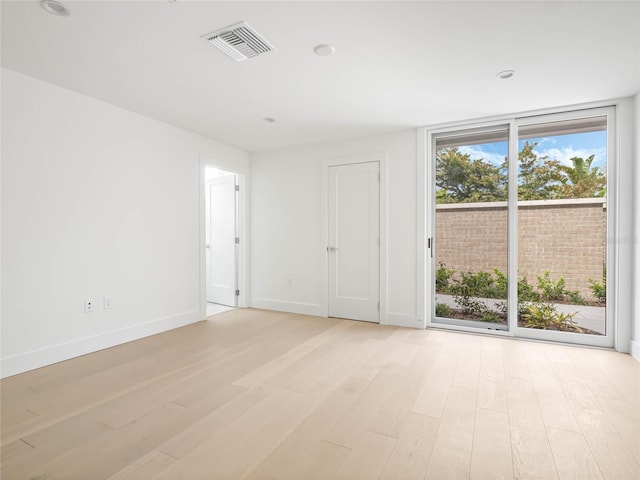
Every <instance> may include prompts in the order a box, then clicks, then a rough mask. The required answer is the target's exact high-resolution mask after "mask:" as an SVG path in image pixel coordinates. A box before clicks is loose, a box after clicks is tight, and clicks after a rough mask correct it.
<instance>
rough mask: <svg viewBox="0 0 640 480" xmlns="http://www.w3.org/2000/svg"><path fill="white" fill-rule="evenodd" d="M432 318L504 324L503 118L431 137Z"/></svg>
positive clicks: (505, 133)
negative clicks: (484, 126)
mask: <svg viewBox="0 0 640 480" xmlns="http://www.w3.org/2000/svg"><path fill="white" fill-rule="evenodd" d="M434 148H435V152H434V156H433V158H435V165H434V170H435V172H434V174H433V179H434V183H435V202H434V205H435V215H434V223H435V225H434V226H433V228H434V232H435V236H434V245H433V249H432V254H433V256H434V260H435V261H434V262H433V266H434V268H433V271H432V284H433V285H434V290H435V291H434V299H435V301H434V302H433V303H432V305H434V311H433V312H432V313H433V318H434V322H435V323H444V324H449V325H458V326H465V327H477V328H482V329H494V330H507V329H508V323H507V312H508V308H507V291H508V288H507V287H508V281H507V268H508V202H507V197H508V172H509V166H508V153H509V129H508V126H500V127H491V128H488V129H476V130H467V131H462V132H451V133H448V134H447V135H446V136H444V135H443V136H436V137H435V142H434Z"/></svg>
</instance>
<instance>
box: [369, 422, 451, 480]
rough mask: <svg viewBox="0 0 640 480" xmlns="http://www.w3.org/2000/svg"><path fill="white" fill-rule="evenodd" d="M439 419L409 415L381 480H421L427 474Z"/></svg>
mask: <svg viewBox="0 0 640 480" xmlns="http://www.w3.org/2000/svg"><path fill="white" fill-rule="evenodd" d="M439 427H440V419H437V418H433V417H428V416H426V415H418V414H417V413H411V414H410V416H409V418H408V420H407V422H406V425H405V428H404V430H403V431H402V432H401V433H400V436H399V438H398V441H397V443H396V446H395V448H394V449H393V452H392V453H391V457H390V458H389V461H388V462H387V465H386V466H385V469H384V471H383V472H382V476H381V477H380V478H381V480H397V479H400V478H401V479H405V480H422V479H423V478H424V476H425V474H426V472H427V467H428V466H429V461H430V460H431V454H432V452H433V447H434V445H435V443H436V435H437V434H438V428H439Z"/></svg>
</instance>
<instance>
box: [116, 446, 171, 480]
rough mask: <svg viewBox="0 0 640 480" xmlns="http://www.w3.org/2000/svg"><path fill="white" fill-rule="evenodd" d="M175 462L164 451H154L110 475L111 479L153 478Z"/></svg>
mask: <svg viewBox="0 0 640 480" xmlns="http://www.w3.org/2000/svg"><path fill="white" fill-rule="evenodd" d="M174 462H175V459H174V458H171V457H170V456H168V455H165V454H164V453H162V452H157V451H152V452H149V453H148V454H147V455H145V456H143V457H141V458H140V459H139V460H137V461H136V462H134V463H132V464H130V465H127V466H126V467H125V468H124V469H122V470H120V471H119V472H117V473H115V474H114V475H112V476H110V477H109V480H141V479H148V478H153V477H154V476H156V475H158V474H159V473H161V472H162V471H163V470H165V469H167V468H168V467H169V466H170V465H172V464H173V463H174Z"/></svg>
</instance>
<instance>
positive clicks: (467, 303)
mask: <svg viewBox="0 0 640 480" xmlns="http://www.w3.org/2000/svg"><path fill="white" fill-rule="evenodd" d="M453 301H454V302H456V305H458V307H460V309H461V310H462V311H463V312H464V313H466V314H468V315H473V316H477V317H482V316H484V315H485V314H486V313H487V312H490V311H491V310H490V309H489V307H487V306H486V305H485V303H484V302H483V301H482V300H478V299H477V298H475V297H473V296H471V295H468V294H466V293H461V294H458V295H454V298H453Z"/></svg>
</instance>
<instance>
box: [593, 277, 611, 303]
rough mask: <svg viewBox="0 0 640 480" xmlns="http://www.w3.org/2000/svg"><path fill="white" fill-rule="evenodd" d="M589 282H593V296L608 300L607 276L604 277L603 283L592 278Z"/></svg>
mask: <svg viewBox="0 0 640 480" xmlns="http://www.w3.org/2000/svg"><path fill="white" fill-rule="evenodd" d="M589 283H590V284H591V293H593V297H594V298H596V299H597V300H600V301H603V302H604V301H606V300H607V277H602V283H600V282H598V281H597V280H593V279H592V278H590V279H589Z"/></svg>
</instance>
